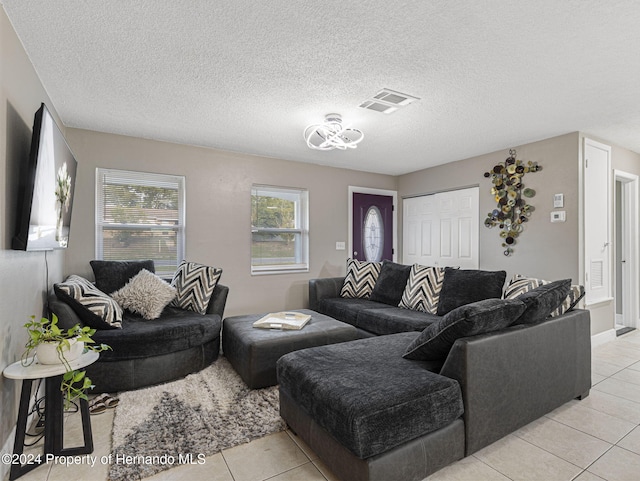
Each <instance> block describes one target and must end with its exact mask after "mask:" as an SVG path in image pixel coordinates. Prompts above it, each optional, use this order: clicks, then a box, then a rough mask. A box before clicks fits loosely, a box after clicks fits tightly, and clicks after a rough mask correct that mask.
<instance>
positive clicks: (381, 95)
mask: <svg viewBox="0 0 640 481" xmlns="http://www.w3.org/2000/svg"><path fill="white" fill-rule="evenodd" d="M414 100H420V99H419V98H418V97H414V96H413V95H407V94H403V93H401V92H396V91H395V90H390V89H382V90H380V92H378V93H377V94H375V95H374V96H373V97H371V98H370V99H367V100H365V101H364V102H362V103H361V104H360V107H362V108H363V109H368V110H375V111H376V112H382V113H384V114H390V113H391V112H395V111H396V110H398V109H399V108H400V107H405V106H407V105H409V104H410V103H411V102H413V101H414Z"/></svg>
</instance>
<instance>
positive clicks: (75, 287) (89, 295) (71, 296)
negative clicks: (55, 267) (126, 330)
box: [53, 275, 122, 329]
mask: <svg viewBox="0 0 640 481" xmlns="http://www.w3.org/2000/svg"><path fill="white" fill-rule="evenodd" d="M53 290H54V291H55V293H56V296H58V299H60V300H62V301H64V302H66V303H67V304H69V305H70V306H71V308H72V309H73V310H74V311H75V312H76V314H78V317H80V319H82V321H83V322H84V323H85V324H87V325H88V326H89V327H92V328H94V329H119V328H121V327H122V308H121V307H120V306H119V305H118V303H117V302H116V301H115V300H113V299H112V298H111V297H109V296H108V295H107V294H105V293H104V292H102V291H101V290H99V289H98V288H97V287H96V286H94V285H93V283H91V282H90V281H88V280H87V279H85V278H83V277H80V276H76V275H71V276H69V277H67V279H66V280H65V281H64V282H61V283H59V284H54V286H53Z"/></svg>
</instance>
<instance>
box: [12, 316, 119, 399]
mask: <svg viewBox="0 0 640 481" xmlns="http://www.w3.org/2000/svg"><path fill="white" fill-rule="evenodd" d="M24 327H25V328H26V329H27V332H28V333H29V340H28V341H27V343H26V344H25V346H24V347H25V351H24V353H23V354H22V365H23V366H29V365H31V364H33V362H34V361H35V359H36V358H37V359H38V362H40V363H41V364H57V363H60V364H64V366H65V369H66V372H65V373H64V374H63V376H62V383H61V385H60V390H61V391H62V392H63V393H64V394H65V407H68V406H69V403H71V402H72V401H74V400H76V399H85V400H88V398H87V394H86V392H87V390H88V389H92V388H93V384H91V379H89V377H87V375H86V371H85V370H77V369H72V368H71V364H70V362H71V361H73V360H74V359H76V358H78V357H79V356H80V355H81V354H82V353H83V352H84V350H85V349H90V350H92V351H95V352H101V351H104V350H106V349H111V347H109V346H108V345H107V344H100V345H95V343H94V340H93V339H92V337H91V336H93V334H94V333H95V332H96V330H95V329H92V328H90V327H88V326H85V327H80V325H79V324H76V325H75V326H73V327H72V328H70V329H66V330H65V329H61V328H60V327H58V317H57V316H56V315H55V314H53V315H52V316H51V320H49V319H47V318H46V317H43V318H42V319H40V320H36V316H31V320H30V321H29V322H27V323H26V324H25V325H24ZM32 354H35V355H32Z"/></svg>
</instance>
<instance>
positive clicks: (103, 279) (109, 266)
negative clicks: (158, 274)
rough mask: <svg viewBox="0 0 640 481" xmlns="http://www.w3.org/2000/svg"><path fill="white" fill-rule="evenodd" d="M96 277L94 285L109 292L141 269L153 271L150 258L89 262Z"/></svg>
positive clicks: (115, 289) (153, 267)
mask: <svg viewBox="0 0 640 481" xmlns="http://www.w3.org/2000/svg"><path fill="white" fill-rule="evenodd" d="M89 264H91V269H93V275H94V276H95V278H96V287H97V288H98V289H100V290H101V291H102V292H104V293H106V294H111V293H112V292H115V291H117V290H118V289H121V288H122V287H124V285H125V284H126V283H127V282H129V280H130V279H131V278H132V277H133V276H135V275H136V274H137V273H138V272H140V271H141V270H142V269H146V270H148V271H149V272H152V273H153V272H155V271H156V269H155V265H154V263H153V261H152V260H146V261H98V260H93V261H91V262H89Z"/></svg>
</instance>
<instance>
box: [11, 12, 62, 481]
mask: <svg viewBox="0 0 640 481" xmlns="http://www.w3.org/2000/svg"><path fill="white" fill-rule="evenodd" d="M41 102H45V103H46V104H47V106H48V107H49V109H50V110H51V111H52V113H53V115H54V117H55V118H56V121H58V125H60V122H59V119H58V118H57V115H56V113H55V110H54V109H53V106H52V105H51V101H50V100H49V98H48V96H47V93H46V92H45V90H44V88H43V86H42V84H41V83H40V80H39V78H38V76H37V74H36V72H35V71H34V69H33V66H32V65H31V63H30V61H29V58H28V57H27V55H26V53H25V52H24V50H23V48H22V45H21V43H20V41H19V40H18V38H17V36H16V34H15V31H14V30H13V27H12V26H11V23H10V22H9V20H8V18H7V16H6V14H5V12H4V10H0V185H1V186H2V188H1V190H0V192H1V193H0V370H2V369H4V368H5V367H6V366H7V365H9V364H11V363H12V362H14V361H17V360H19V359H20V355H21V353H22V351H23V347H24V344H25V342H26V341H27V336H26V331H25V330H24V329H23V327H22V326H23V324H24V323H25V322H27V321H28V320H29V316H31V315H35V316H40V315H42V314H43V306H44V302H45V297H46V292H47V290H48V287H49V286H51V285H52V284H53V282H59V280H60V279H61V277H62V267H63V256H64V253H62V252H50V253H48V255H47V260H48V267H49V285H47V280H46V265H45V254H44V253H42V252H38V253H32V252H19V251H12V250H10V249H11V237H12V236H13V233H14V223H15V213H16V204H17V202H16V200H17V199H16V198H17V182H18V176H19V173H20V168H21V163H23V162H26V160H27V156H28V154H29V148H30V144H31V129H32V127H33V116H34V114H35V112H36V110H37V109H38V108H39V107H40V103H41ZM20 386H21V384H20V382H19V381H14V380H9V379H5V378H4V377H2V376H0V393H1V395H0V412H1V413H2V418H1V421H0V450H2V448H3V446H4V447H8V448H9V449H10V450H11V449H12V448H13V445H12V444H11V442H12V440H11V439H10V435H11V432H12V429H13V428H14V426H15V422H16V418H17V415H18V399H19V394H20ZM3 452H4V451H3ZM7 470H8V466H7V465H5V464H0V478H2V477H4V474H5V472H6V471H7Z"/></svg>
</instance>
